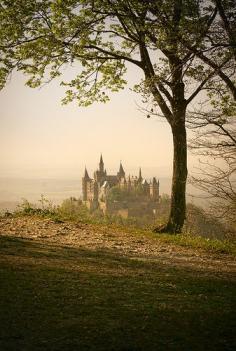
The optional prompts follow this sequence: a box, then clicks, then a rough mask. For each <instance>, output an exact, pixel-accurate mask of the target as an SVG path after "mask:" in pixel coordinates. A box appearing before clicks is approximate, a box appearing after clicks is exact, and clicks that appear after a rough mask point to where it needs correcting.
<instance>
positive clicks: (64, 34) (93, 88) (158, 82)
mask: <svg viewBox="0 0 236 351" xmlns="http://www.w3.org/2000/svg"><path fill="white" fill-rule="evenodd" d="M217 6H218V5H217V4H215V2H214V1H212V2H209V4H208V5H207V6H206V5H205V1H204V0H164V1H160V0H155V1H154V0H146V1H143V0H142V1H141V0H80V1H78V0H77V1H76V0H64V1H62V0H45V1H40V0H38V1H32V0H24V1H23V0H15V1H10V0H2V1H0V11H1V12H0V20H1V21H0V23H1V24H0V40H1V43H2V44H1V48H0V50H1V52H2V59H1V63H2V67H1V70H0V74H1V77H2V78H1V82H2V85H3V84H4V82H5V81H6V77H7V75H8V74H9V72H10V71H11V70H12V69H13V68H16V69H18V70H21V71H23V72H24V73H26V74H28V75H29V76H30V77H29V80H28V82H27V84H28V85H29V86H31V87H37V86H39V85H41V84H42V83H44V81H45V79H46V81H50V80H51V79H53V78H55V77H57V76H60V75H61V74H62V71H63V69H64V67H65V66H66V65H68V64H72V63H74V62H77V63H78V71H79V74H78V75H77V76H76V77H75V78H74V79H73V80H72V81H71V82H69V83H65V82H63V83H62V84H64V85H65V86H68V87H69V89H68V90H67V93H66V97H65V99H64V100H63V102H64V103H67V102H70V101H72V100H73V99H76V100H77V101H78V103H79V104H80V105H82V106H87V105H89V104H91V103H93V102H94V101H101V102H106V101H108V100H109V97H108V91H118V90H120V89H122V88H123V87H124V85H125V84H126V81H125V73H126V70H127V63H130V64H133V65H135V66H136V67H137V68H138V69H140V70H141V71H142V72H143V76H144V78H143V81H142V82H141V83H140V85H139V86H138V87H136V88H137V89H136V90H137V91H139V92H141V93H142V94H145V95H146V96H147V97H149V98H151V99H152V103H153V105H154V107H155V108H156V107H157V108H158V110H159V111H160V113H161V114H162V115H163V116H164V117H165V118H166V120H167V122H168V123H169V125H170V127H171V130H172V135H173V148H174V157H173V178H172V194H171V209H170V216H169V219H168V223H167V225H166V226H165V227H164V228H162V229H161V230H163V231H168V232H172V233H178V232H180V231H181V229H182V226H183V223H184V220H185V212H186V199H185V190H186V179H187V141H186V125H185V124H186V110H187V108H188V106H189V105H190V103H191V102H192V101H193V99H194V98H195V97H196V96H197V95H198V94H199V93H200V92H201V90H202V89H203V88H206V87H207V84H208V86H209V84H210V82H211V81H212V80H214V79H215V77H216V76H217V75H220V77H221V79H222V80H223V81H224V79H223V76H225V75H226V76H227V73H226V70H228V69H229V64H230V60H231V55H232V53H231V49H230V47H229V46H228V45H226V46H225V47H223V46H221V51H222V48H224V59H223V60H221V61H220V55H218V61H219V62H217V65H216V66H214V65H212V56H213V53H214V47H215V42H214V43H212V42H211V41H210V40H209V39H208V38H209V36H210V35H211V29H212V28H214V26H216V27H217V26H219V24H218V23H219V16H218V17H217V14H218V13H219V9H218V7H217ZM214 38H215V39H217V36H216V35H215V37H214ZM220 40H221V37H220ZM207 50H208V51H209V52H210V53H211V54H210V55H211V57H210V58H211V65H210V64H209V62H206V59H205V52H206V51H207ZM202 55H204V59H203V57H202ZM206 57H208V56H206ZM226 57H230V58H228V59H226ZM202 60H203V62H204V64H207V66H206V67H205V66H203V65H202V63H201V61H202ZM208 60H209V57H208ZM220 72H222V74H221V73H220ZM224 84H227V83H226V82H225V81H224Z"/></svg>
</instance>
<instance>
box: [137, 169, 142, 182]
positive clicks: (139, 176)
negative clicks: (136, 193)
mask: <svg viewBox="0 0 236 351" xmlns="http://www.w3.org/2000/svg"><path fill="white" fill-rule="evenodd" d="M142 180H143V177H142V171H141V167H140V168H139V175H138V181H139V182H140V183H142Z"/></svg>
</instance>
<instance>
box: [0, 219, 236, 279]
mask: <svg viewBox="0 0 236 351" xmlns="http://www.w3.org/2000/svg"><path fill="white" fill-rule="evenodd" d="M0 235H4V236H11V237H18V238H24V239H28V240H35V241H39V242H46V243H52V244H54V245H59V246H69V247H75V248H80V249H89V250H94V251H98V250H107V251H108V250H109V251H110V252H113V253H117V254H118V255H122V256H127V257H129V258H135V259H140V260H150V261H158V262H161V263H162V264H166V265H171V266H173V267H174V266H182V267H186V268H191V269H198V270H205V271H208V272H209V273H210V272H211V273H213V272H214V273H216V275H217V273H219V274H222V273H225V274H229V275H230V276H232V275H233V274H234V273H235V272H236V262H235V258H234V257H233V256H231V255H228V254H218V253H209V252H207V251H205V250H200V249H198V250H196V249H192V248H186V247H182V246H178V245H173V244H169V243H164V242H162V241H161V240H158V239H155V238H153V237H151V236H148V235H145V234H144V233H143V234H140V232H137V233H136V232H135V230H132V231H129V230H127V231H125V230H123V229H120V228H119V229H117V228H113V227H109V226H101V225H94V224H85V223H74V222H63V223H57V222H55V221H54V220H52V219H48V218H41V217H34V216H23V217H7V218H5V217H4V218H0Z"/></svg>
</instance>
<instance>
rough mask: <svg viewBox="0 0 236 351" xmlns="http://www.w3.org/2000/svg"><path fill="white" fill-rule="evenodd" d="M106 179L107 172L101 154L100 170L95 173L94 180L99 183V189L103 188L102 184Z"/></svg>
mask: <svg viewBox="0 0 236 351" xmlns="http://www.w3.org/2000/svg"><path fill="white" fill-rule="evenodd" d="M105 177H106V170H105V168H104V162H103V158H102V154H101V156H100V161H99V169H98V170H97V171H96V172H94V179H95V180H96V182H97V183H98V187H100V186H102V183H103V182H104V180H105Z"/></svg>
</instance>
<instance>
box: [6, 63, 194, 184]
mask: <svg viewBox="0 0 236 351" xmlns="http://www.w3.org/2000/svg"><path fill="white" fill-rule="evenodd" d="M69 74H71V72H68V76H69ZM128 79H129V81H130V85H129V87H132V85H133V84H134V83H135V82H137V81H138V80H139V75H138V71H136V70H134V69H132V67H130V69H129V76H128ZM24 81H25V77H23V76H22V75H21V74H20V73H15V74H13V76H12V79H11V81H10V82H9V83H8V84H7V86H6V87H5V89H4V90H2V91H1V92H0V106H1V112H0V114H1V118H0V159H1V169H0V171H1V176H2V177H24V178H25V177H27V178H28V177H29V178H31V177H45V178H48V177H49V178H50V177H52V178H54V177H56V178H60V177H62V178H63V177H73V178H76V177H78V176H80V175H81V172H82V170H83V169H84V166H85V165H87V167H88V170H89V171H91V170H93V169H94V168H95V167H96V166H97V164H98V161H99V157H100V153H101V152H102V154H103V158H104V162H105V166H106V167H107V170H108V171H109V172H116V171H117V169H118V166H119V161H120V160H122V162H123V165H124V168H125V169H126V170H127V171H128V172H134V171H135V170H136V169H138V167H139V166H141V167H143V172H144V176H148V177H149V176H151V174H152V173H154V174H153V175H155V176H157V177H163V176H167V177H168V176H171V171H172V138H171V131H170V128H169V126H168V124H167V123H165V122H164V120H163V122H160V121H158V120H157V119H156V118H150V119H147V118H146V116H145V114H144V113H143V112H141V111H140V110H139V108H138V105H141V101H140V97H139V96H138V95H137V94H135V93H133V92H132V91H131V90H130V89H129V87H127V88H126V89H125V90H124V91H122V92H120V93H116V94H113V95H112V96H111V101H110V102H109V103H107V104H95V105H92V106H91V107H87V108H81V107H78V106H77V105H76V103H71V104H69V105H67V106H62V105H61V102H60V100H61V98H63V96H64V94H63V91H64V90H63V88H61V87H60V86H59V82H58V81H54V82H52V83H50V84H48V85H45V86H44V87H42V88H40V89H38V88H37V89H31V88H28V87H25V86H24ZM191 163H192V161H191V162H190V164H191Z"/></svg>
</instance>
